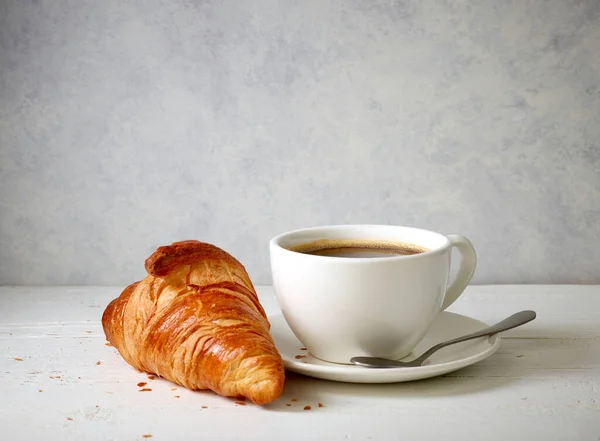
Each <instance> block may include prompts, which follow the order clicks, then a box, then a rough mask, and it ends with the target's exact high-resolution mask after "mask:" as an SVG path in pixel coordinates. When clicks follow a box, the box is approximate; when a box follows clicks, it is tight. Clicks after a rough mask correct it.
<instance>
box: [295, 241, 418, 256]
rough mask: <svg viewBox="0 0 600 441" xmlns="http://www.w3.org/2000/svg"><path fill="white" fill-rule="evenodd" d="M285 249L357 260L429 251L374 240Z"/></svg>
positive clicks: (296, 246)
mask: <svg viewBox="0 0 600 441" xmlns="http://www.w3.org/2000/svg"><path fill="white" fill-rule="evenodd" d="M284 248H286V249H287V250H290V251H294V252H297V253H302V254H312V255H321V256H331V257H357V258H361V257H390V256H402V255H412V254H419V253H423V252H425V251H429V250H428V249H427V248H424V247H421V246H418V245H414V244H410V243H405V242H395V241H389V240H374V239H319V240H315V241H311V242H306V243H302V244H298V245H292V246H286V247H284Z"/></svg>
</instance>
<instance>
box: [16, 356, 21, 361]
mask: <svg viewBox="0 0 600 441" xmlns="http://www.w3.org/2000/svg"><path fill="white" fill-rule="evenodd" d="M15 361H23V359H22V358H21V357H15Z"/></svg>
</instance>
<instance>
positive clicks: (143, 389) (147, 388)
mask: <svg viewBox="0 0 600 441" xmlns="http://www.w3.org/2000/svg"><path fill="white" fill-rule="evenodd" d="M139 391H140V392H150V391H152V389H150V388H149V387H144V388H142V389H140V390H139Z"/></svg>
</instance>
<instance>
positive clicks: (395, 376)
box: [268, 311, 502, 383]
mask: <svg viewBox="0 0 600 441" xmlns="http://www.w3.org/2000/svg"><path fill="white" fill-rule="evenodd" d="M440 314H443V315H453V316H456V317H459V318H460V319H463V320H469V321H475V322H477V323H478V324H480V325H481V328H482V329H483V328H485V327H488V326H489V325H488V324H487V323H485V322H482V321H481V320H478V319H475V318H473V317H470V316H467V315H464V314H458V313H455V312H450V311H441V312H440ZM268 319H269V322H271V323H272V324H273V321H274V319H278V320H279V323H281V324H283V325H285V326H286V327H287V329H288V330H289V331H290V332H291V330H290V329H289V326H287V322H286V321H285V318H284V317H283V314H282V313H281V312H276V313H273V314H270V315H269V316H268ZM272 327H273V326H272ZM292 334H293V333H292ZM485 338H486V337H481V339H485ZM501 340H502V338H501V337H500V335H499V334H495V335H492V336H489V337H487V341H488V343H489V347H488V348H486V349H485V350H483V351H480V352H478V353H476V354H473V355H470V356H468V357H464V358H459V359H456V360H451V361H446V362H443V363H436V364H426V365H424V366H414V367H399V368H388V369H368V368H362V367H360V366H355V365H351V364H336V363H330V362H327V361H324V360H320V361H321V362H322V363H327V364H309V363H306V362H301V361H298V360H292V359H290V358H289V356H290V354H286V352H284V351H282V349H281V348H277V350H278V351H279V352H280V354H281V358H282V359H283V364H284V366H285V368H286V369H288V370H290V371H292V372H296V373H299V374H303V375H308V376H313V377H315V376H317V375H318V377H317V378H322V379H329V380H334V381H342V382H351V383H359V382H362V381H364V382H403V381H413V380H418V379H424V378H428V377H432V376H438V375H443V374H447V373H449V372H452V371H456V370H458V369H462V368H464V367H467V366H470V365H473V364H475V363H478V362H480V361H482V360H484V359H486V358H488V357H490V356H491V355H493V354H494V353H495V352H496V351H497V350H498V349H499V347H500V344H501ZM298 343H300V342H298ZM276 346H277V344H276ZM286 355H288V357H286ZM323 375H325V377H324V376H323ZM327 375H340V376H353V377H359V379H356V378H355V379H347V378H346V379H332V378H330V377H328V376H327ZM400 377H410V378H411V379H410V380H408V379H404V378H400Z"/></svg>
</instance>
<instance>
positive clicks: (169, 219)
mask: <svg viewBox="0 0 600 441" xmlns="http://www.w3.org/2000/svg"><path fill="white" fill-rule="evenodd" d="M360 222H372V223H392V224H404V225H413V226H421V227H425V228H431V229H435V230H438V231H440V232H443V233H453V232H456V233H462V234H465V235H467V236H468V237H470V238H471V240H472V241H473V243H474V245H475V246H476V248H477V250H478V254H479V267H478V270H477V273H476V276H475V279H474V282H475V283H521V282H522V283H600V1H598V0H579V1H577V0H512V1H510V0H507V1H496V0H485V1H466V0H438V1H432V0H425V1H422V0H405V1H399V0H397V1H393V0H343V1H342V0H320V1H317V0H311V1H291V0H290V1H275V0H254V1H242V0H238V1H235V0H223V1H183V0H168V1H167V0H164V1H159V0H149V1H145V2H134V1H122V0H104V1H96V0H79V1H67V0H30V1H24V0H0V284H127V283H129V282H131V281H133V280H137V279H139V278H141V277H143V276H144V274H145V272H144V269H143V263H144V259H145V258H146V257H147V256H148V255H149V254H150V253H151V252H152V251H153V250H154V249H155V247H156V246H158V245H161V244H166V243H170V242H172V241H176V240H183V239H191V238H195V239H199V240H204V241H208V242H212V243H214V244H217V245H219V246H221V247H223V248H225V249H226V250H227V251H229V252H230V253H232V254H233V255H235V256H236V257H237V258H239V259H240V260H241V261H242V262H243V263H244V264H245V265H246V267H247V268H248V270H249V272H250V275H251V277H252V279H253V281H254V282H255V283H257V284H261V283H270V272H269V262H268V249H267V241H268V239H269V238H270V237H271V236H273V235H275V234H278V233H281V232H283V231H286V230H289V229H292V228H299V227H306V226H314V225H321V224H329V223H360Z"/></svg>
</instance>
